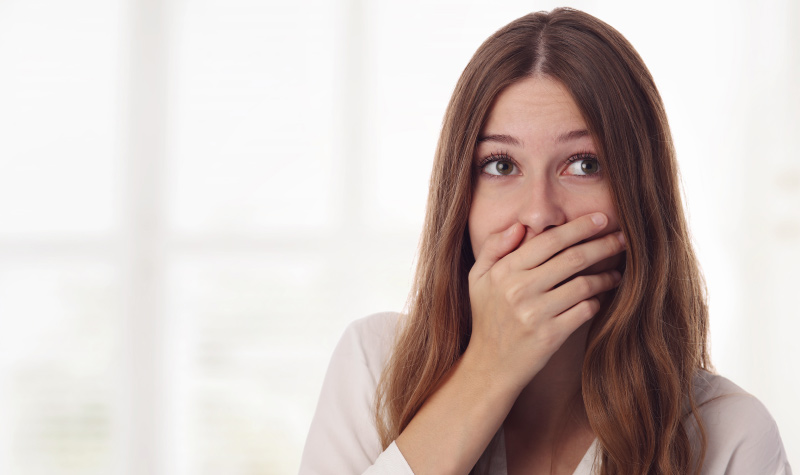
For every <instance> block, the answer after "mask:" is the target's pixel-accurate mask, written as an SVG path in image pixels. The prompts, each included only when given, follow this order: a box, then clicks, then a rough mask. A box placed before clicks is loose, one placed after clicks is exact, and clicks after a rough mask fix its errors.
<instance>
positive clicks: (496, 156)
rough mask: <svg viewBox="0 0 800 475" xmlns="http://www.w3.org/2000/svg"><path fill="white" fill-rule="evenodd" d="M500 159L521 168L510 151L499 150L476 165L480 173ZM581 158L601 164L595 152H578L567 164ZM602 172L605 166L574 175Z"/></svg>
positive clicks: (593, 175)
mask: <svg viewBox="0 0 800 475" xmlns="http://www.w3.org/2000/svg"><path fill="white" fill-rule="evenodd" d="M500 160H503V161H506V162H510V163H513V164H514V166H515V167H517V168H519V164H518V163H517V161H516V160H514V159H513V158H511V156H510V155H509V154H508V152H498V153H492V154H489V156H488V157H485V158H483V159H482V160H481V161H480V162H479V163H478V164H477V165H476V168H477V169H478V172H479V173H482V171H483V167H485V166H486V165H488V164H489V163H492V162H497V161H500ZM581 160H595V161H597V163H598V164H600V160H599V159H598V158H597V155H595V154H593V153H590V152H578V153H576V154H575V155H572V156H571V157H569V158H568V159H567V160H566V163H567V164H572V163H575V162H578V161H581ZM602 173H603V168H602V167H600V170H598V172H597V173H594V174H592V175H573V176H576V177H578V178H591V177H595V176H598V175H601V174H602ZM484 175H485V176H487V177H488V178H503V175H492V174H489V173H484Z"/></svg>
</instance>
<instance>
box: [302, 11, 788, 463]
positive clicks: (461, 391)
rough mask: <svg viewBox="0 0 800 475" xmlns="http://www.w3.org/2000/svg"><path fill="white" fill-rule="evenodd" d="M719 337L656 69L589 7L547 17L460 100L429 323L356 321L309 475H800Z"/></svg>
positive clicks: (446, 172) (428, 291) (422, 318)
mask: <svg viewBox="0 0 800 475" xmlns="http://www.w3.org/2000/svg"><path fill="white" fill-rule="evenodd" d="M707 329H708V314H707V309H706V301H705V294H704V286H703V281H702V278H701V276H700V273H699V271H698V266H697V261H696V259H695V256H694V253H693V251H692V248H691V245H690V240H689V234H688V231H687V228H686V220H685V218H684V215H683V210H682V205H681V200H680V192H679V188H678V180H677V165H676V160H675V153H674V150H673V145H672V139H671V136H670V131H669V126H668V124H667V119H666V115H665V112H664V108H663V104H662V101H661V98H660V96H659V94H658V91H657V90H656V87H655V84H654V83H653V79H652V77H651V76H650V73H649V72H648V70H647V68H646V67H645V65H644V63H643V62H642V60H641V58H640V57H639V55H638V54H637V53H636V51H635V50H634V49H633V47H632V46H631V45H630V44H629V43H628V42H627V41H626V40H625V38H623V37H622V36H621V35H620V34H619V33H618V32H617V31H616V30H614V29H613V28H611V27H610V26H608V25H606V24H605V23H603V22H601V21H600V20H598V19H596V18H594V17H592V16H590V15H588V14H585V13H582V12H579V11H575V10H570V9H557V10H554V11H552V12H550V13H535V14H531V15H527V16H525V17H522V18H520V19H518V20H516V21H514V22H512V23H511V24H509V25H508V26H506V27H504V28H503V29H501V30H500V31H498V32H497V33H495V34H494V35H493V36H492V37H491V38H489V39H488V40H487V41H486V42H485V43H484V44H483V45H482V46H481V47H480V48H479V49H478V51H477V52H476V53H475V56H474V57H473V58H472V60H471V61H470V63H469V64H468V65H467V67H466V69H465V70H464V72H463V74H462V76H461V78H460V80H459V82H458V85H457V86H456V89H455V92H454V93H453V97H452V99H451V101H450V104H449V106H448V109H447V113H446V116H445V120H444V125H443V129H442V134H441V138H440V140H439V146H438V149H437V151H436V159H435V163H434V169H433V175H432V178H431V187H430V195H429V201H428V211H427V216H426V221H425V230H424V234H423V239H422V244H421V249H420V256H419V265H418V269H417V274H416V281H415V287H414V289H413V293H412V297H411V304H410V307H409V310H408V314H407V315H402V316H400V315H397V314H379V315H374V316H371V317H368V318H366V319H363V320H360V321H357V322H355V323H354V324H352V325H351V326H350V327H349V328H348V330H347V332H346V333H345V335H344V336H343V338H342V340H341V342H340V343H339V346H338V347H337V349H336V351H335V353H334V356H333V359H332V361H331V364H330V368H329V370H328V374H327V376H326V379H325V383H324V386H323V390H322V395H321V397H320V401H319V405H318V408H317V412H316V415H315V417H314V421H313V423H312V427H311V431H310V433H309V436H308V440H307V443H306V448H305V451H304V454H303V460H302V464H301V467H300V473H301V474H302V475H312V474H337V475H344V474H360V473H382V474H412V473H415V474H451V473H452V474H466V473H486V474H522V473H524V474H539V473H543V474H570V473H575V474H590V473H591V474H688V473H704V474H722V473H726V474H741V475H752V474H775V475H777V474H789V473H791V470H790V468H789V465H788V462H787V460H786V454H785V452H784V449H783V445H782V442H781V439H780V436H779V434H778V430H777V427H776V425H775V422H774V421H773V419H772V418H771V417H770V415H769V413H768V412H767V410H766V409H765V408H764V406H763V405H762V404H761V403H760V402H759V401H758V400H756V399H755V398H753V397H752V396H750V395H748V394H747V393H746V392H744V391H743V390H742V389H740V388H739V387H737V386H736V385H734V384H733V383H731V382H730V381H729V380H727V379H725V378H723V377H721V376H718V375H715V374H713V373H711V372H710V362H709V359H708V354H707V351H706V340H707Z"/></svg>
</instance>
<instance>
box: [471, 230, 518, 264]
mask: <svg viewBox="0 0 800 475" xmlns="http://www.w3.org/2000/svg"><path fill="white" fill-rule="evenodd" d="M524 236H525V226H523V225H521V224H520V223H514V224H512V225H511V226H510V227H509V228H508V229H506V230H504V231H500V232H499V233H495V234H492V235H490V236H489V237H488V238H487V239H486V242H484V243H483V247H482V248H481V249H480V251H479V255H478V256H476V257H475V265H473V266H472V270H471V271H470V273H471V274H472V273H474V274H475V276H476V277H480V276H482V275H483V274H485V273H487V272H489V269H491V268H492V266H493V265H495V263H497V261H499V260H500V259H502V258H503V257H505V256H506V255H508V253H510V252H511V251H513V250H514V249H515V248H516V247H517V246H518V245H519V243H520V241H522V238H523V237H524Z"/></svg>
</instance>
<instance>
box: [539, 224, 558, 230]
mask: <svg viewBox="0 0 800 475" xmlns="http://www.w3.org/2000/svg"><path fill="white" fill-rule="evenodd" d="M554 227H556V225H555V224H551V225H550V226H547V227H545V228H544V229H543V230H542V232H545V231H547V230H548V229H552V228H554Z"/></svg>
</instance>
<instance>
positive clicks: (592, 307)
mask: <svg viewBox="0 0 800 475" xmlns="http://www.w3.org/2000/svg"><path fill="white" fill-rule="evenodd" d="M579 305H581V307H582V308H581V309H580V311H579V314H580V315H581V316H582V317H584V318H589V317H591V316H592V315H594V314H595V313H596V312H597V309H598V303H597V302H596V301H595V300H594V299H589V300H584V301H583V302H581V303H580V304H579Z"/></svg>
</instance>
